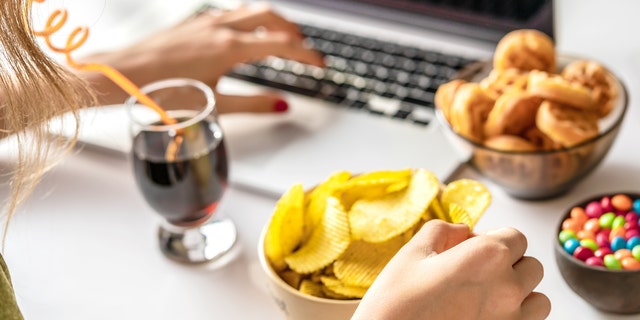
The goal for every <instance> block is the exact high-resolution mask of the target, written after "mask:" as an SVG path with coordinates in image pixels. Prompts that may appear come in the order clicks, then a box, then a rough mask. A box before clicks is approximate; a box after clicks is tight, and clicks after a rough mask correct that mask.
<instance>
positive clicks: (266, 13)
mask: <svg viewBox="0 0 640 320" xmlns="http://www.w3.org/2000/svg"><path fill="white" fill-rule="evenodd" d="M211 12H214V11H211ZM214 14H215V13H214ZM215 15H216V16H215V24H216V25H218V26H224V27H228V28H232V29H235V30H240V31H253V30H255V29H257V28H258V27H262V28H265V29H267V30H270V31H282V32H287V33H290V34H291V35H296V36H297V37H298V38H300V39H302V33H301V32H300V28H299V27H298V25H297V24H295V23H293V22H290V21H288V20H287V19H285V18H283V17H282V16H280V15H279V14H277V13H276V12H274V11H273V10H271V7H270V6H269V5H268V4H267V3H254V4H250V5H243V6H241V7H239V8H237V9H235V10H231V11H226V12H223V13H221V14H215Z"/></svg>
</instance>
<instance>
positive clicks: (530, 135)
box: [522, 126, 562, 150]
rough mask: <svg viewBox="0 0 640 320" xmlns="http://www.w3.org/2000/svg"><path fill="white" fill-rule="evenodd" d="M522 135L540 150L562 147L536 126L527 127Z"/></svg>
mask: <svg viewBox="0 0 640 320" xmlns="http://www.w3.org/2000/svg"><path fill="white" fill-rule="evenodd" d="M522 137H523V138H525V139H527V140H528V141H529V142H531V143H533V144H534V145H535V146H536V147H538V149H541V150H554V149H560V148H562V145H561V144H559V143H557V142H555V141H553V139H551V138H549V136H548V135H546V134H545V133H544V132H542V131H540V129H539V128H538V127H537V126H533V127H531V128H529V129H527V130H526V131H525V132H524V133H523V134H522Z"/></svg>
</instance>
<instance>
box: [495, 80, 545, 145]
mask: <svg viewBox="0 0 640 320" xmlns="http://www.w3.org/2000/svg"><path fill="white" fill-rule="evenodd" d="M540 103H542V98H540V97H538V96H535V95H533V94H531V93H529V92H526V91H515V90H514V91H509V92H507V93H505V94H503V95H501V96H500V97H499V98H498V100H496V103H495V105H494V106H493V109H491V112H489V116H488V117H487V121H486V122H485V124H484V135H485V137H487V138H489V137H494V136H498V135H503V134H512V135H520V134H522V133H523V132H524V131H525V130H526V129H528V128H530V127H533V126H535V125H536V113H537V112H538V107H540Z"/></svg>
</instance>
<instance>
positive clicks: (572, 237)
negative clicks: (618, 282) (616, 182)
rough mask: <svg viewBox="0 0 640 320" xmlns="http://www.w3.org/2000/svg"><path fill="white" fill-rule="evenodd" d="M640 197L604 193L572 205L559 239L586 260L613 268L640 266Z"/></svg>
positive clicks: (601, 266)
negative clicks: (574, 205) (582, 202)
mask: <svg viewBox="0 0 640 320" xmlns="http://www.w3.org/2000/svg"><path fill="white" fill-rule="evenodd" d="M639 212H640V199H632V198H631V197H629V196H628V195H626V194H615V195H612V196H604V197H602V198H601V199H600V200H595V201H591V202H589V203H587V205H586V206H585V207H584V208H583V207H579V206H577V207H574V208H572V209H571V211H570V214H569V217H567V218H566V219H565V220H564V221H563V222H562V230H561V231H560V233H559V234H558V240H559V241H560V244H561V245H562V247H563V248H564V250H565V251H566V252H567V253H568V254H570V255H572V256H573V257H575V258H576V259H578V260H580V261H583V262H584V263H585V264H587V265H589V266H593V267H598V268H606V269H611V270H640V214H639Z"/></svg>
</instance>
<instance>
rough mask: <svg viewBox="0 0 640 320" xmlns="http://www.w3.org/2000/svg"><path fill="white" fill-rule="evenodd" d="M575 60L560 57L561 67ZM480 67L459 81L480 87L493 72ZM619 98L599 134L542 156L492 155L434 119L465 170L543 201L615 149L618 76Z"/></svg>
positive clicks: (623, 99) (624, 101) (623, 98)
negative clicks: (469, 169) (459, 154)
mask: <svg viewBox="0 0 640 320" xmlns="http://www.w3.org/2000/svg"><path fill="white" fill-rule="evenodd" d="M575 59H577V58H570V57H559V58H558V65H559V66H560V67H562V66H564V65H566V64H568V63H569V62H570V61H573V60H575ZM490 67H491V64H490V63H489V62H482V63H476V64H473V65H470V66H469V67H467V68H465V69H464V70H463V71H462V72H461V73H460V74H459V75H458V78H460V79H465V80H468V81H477V80H479V79H482V78H484V77H485V76H486V75H487V74H488V72H489V71H490ZM614 78H615V79H614V80H615V85H616V86H617V87H618V88H617V89H618V97H617V101H616V103H615V106H614V107H613V109H612V111H611V112H610V113H609V114H608V115H607V116H605V117H603V118H601V119H600V120H599V128H600V133H599V134H598V135H597V136H595V137H593V138H591V139H589V140H586V141H583V142H582V143H580V144H577V145H574V146H572V147H568V148H563V149H555V150H539V151H505V150H499V149H493V148H490V147H488V146H485V145H484V144H482V143H478V142H475V141H472V140H470V139H468V138H466V137H464V136H462V135H460V134H458V133H457V132H456V131H455V130H453V128H452V127H451V125H450V124H449V122H448V121H447V120H446V119H445V117H444V115H443V113H442V111H441V110H440V109H439V108H436V118H437V119H438V122H439V123H440V125H441V127H442V128H443V131H444V133H445V136H447V138H448V139H449V140H450V141H451V143H453V144H454V145H455V147H456V149H457V150H458V151H459V152H460V153H461V155H462V157H463V159H466V162H467V164H469V165H470V166H471V167H472V168H474V169H475V170H476V171H477V172H479V173H480V174H481V175H483V176H485V177H487V178H488V179H489V180H491V181H492V182H494V183H495V184H497V185H498V186H500V187H501V188H502V189H503V190H504V191H505V192H506V193H507V194H509V195H510V196H513V197H515V198H520V199H528V200H540V199H547V198H552V197H556V196H559V195H561V194H563V193H565V192H567V191H568V190H570V189H571V188H572V187H574V186H575V185H576V184H577V183H578V182H580V181H581V180H582V179H584V178H585V177H586V176H587V175H589V174H590V173H591V172H592V171H593V170H594V169H595V168H596V167H597V166H598V165H599V164H600V162H601V161H602V159H604V157H605V156H606V155H607V152H608V151H609V149H610V148H611V146H612V145H613V143H614V141H615V139H616V137H617V135H618V132H619V131H620V126H621V124H622V120H623V119H624V116H625V114H626V111H627V107H628V97H627V90H626V88H625V86H624V84H623V83H622V82H621V81H620V80H619V78H618V77H615V76H614Z"/></svg>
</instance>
